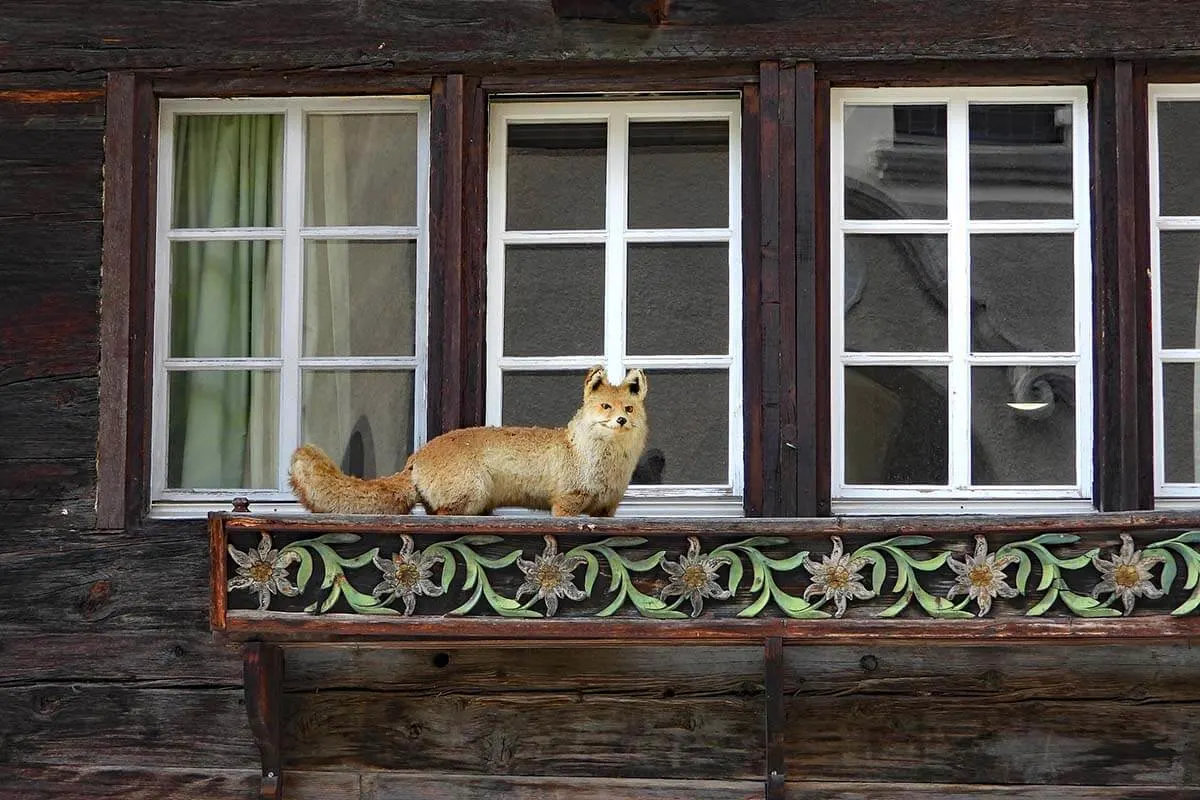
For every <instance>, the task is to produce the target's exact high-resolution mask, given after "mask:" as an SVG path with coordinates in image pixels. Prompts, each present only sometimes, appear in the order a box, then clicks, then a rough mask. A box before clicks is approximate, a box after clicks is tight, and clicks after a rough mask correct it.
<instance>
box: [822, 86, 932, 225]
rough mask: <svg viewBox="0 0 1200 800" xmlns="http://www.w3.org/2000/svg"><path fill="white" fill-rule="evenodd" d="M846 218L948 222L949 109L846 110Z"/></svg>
mask: <svg viewBox="0 0 1200 800" xmlns="http://www.w3.org/2000/svg"><path fill="white" fill-rule="evenodd" d="M844 131H845V159H846V165H845V166H846V187H845V190H846V219H909V218H911V219H945V218H946V106H944V105H928V106H911V105H884V106H846V119H845V128H844Z"/></svg>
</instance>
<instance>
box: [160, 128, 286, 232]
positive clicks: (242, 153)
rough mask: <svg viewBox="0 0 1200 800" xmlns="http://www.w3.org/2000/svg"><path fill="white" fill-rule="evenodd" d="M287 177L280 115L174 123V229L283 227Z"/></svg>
mask: <svg viewBox="0 0 1200 800" xmlns="http://www.w3.org/2000/svg"><path fill="white" fill-rule="evenodd" d="M282 176H283V117H282V116H281V115H279V114H195V115H181V116H179V117H178V118H176V121H175V187H174V189H175V192H174V198H173V213H172V223H171V224H172V227H175V228H250V227H257V228H269V227H276V226H279V225H281V224H282V222H281V220H282V218H283V212H282V208H283V200H282V198H283V178H282Z"/></svg>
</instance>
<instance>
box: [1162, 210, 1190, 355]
mask: <svg viewBox="0 0 1200 800" xmlns="http://www.w3.org/2000/svg"><path fill="white" fill-rule="evenodd" d="M1158 236H1159V239H1158V241H1159V274H1160V280H1161V286H1160V291H1159V303H1160V304H1161V306H1162V309H1161V319H1162V346H1163V347H1166V348H1183V349H1190V348H1193V347H1200V302H1198V300H1197V298H1198V296H1200V280H1198V278H1197V276H1200V231H1162V232H1161V233H1159V235H1158Z"/></svg>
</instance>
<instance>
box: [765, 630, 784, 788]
mask: <svg viewBox="0 0 1200 800" xmlns="http://www.w3.org/2000/svg"><path fill="white" fill-rule="evenodd" d="M765 645H766V646H765V648H764V652H763V670H764V672H765V673H766V681H765V688H766V695H767V696H766V715H765V716H766V751H767V752H766V773H767V775H766V798H767V800H784V797H785V793H786V788H785V783H786V780H787V776H786V774H785V772H784V766H783V716H784V709H783V639H782V637H779V636H771V637H769V638H768V639H767V640H766V642H765Z"/></svg>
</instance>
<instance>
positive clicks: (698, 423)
mask: <svg viewBox="0 0 1200 800" xmlns="http://www.w3.org/2000/svg"><path fill="white" fill-rule="evenodd" d="M647 381H648V383H649V386H650V389H649V391H648V392H647V393H646V406H647V415H648V416H649V418H650V440H649V441H648V442H647V443H646V453H645V455H644V456H643V458H642V462H643V463H642V473H641V475H639V482H641V483H664V484H717V485H722V486H723V485H726V484H728V483H729V374H728V373H726V372H724V371H704V372H664V371H662V370H654V371H651V372H650V373H649V374H648V375H647ZM660 474H661V479H659V475H660Z"/></svg>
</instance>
